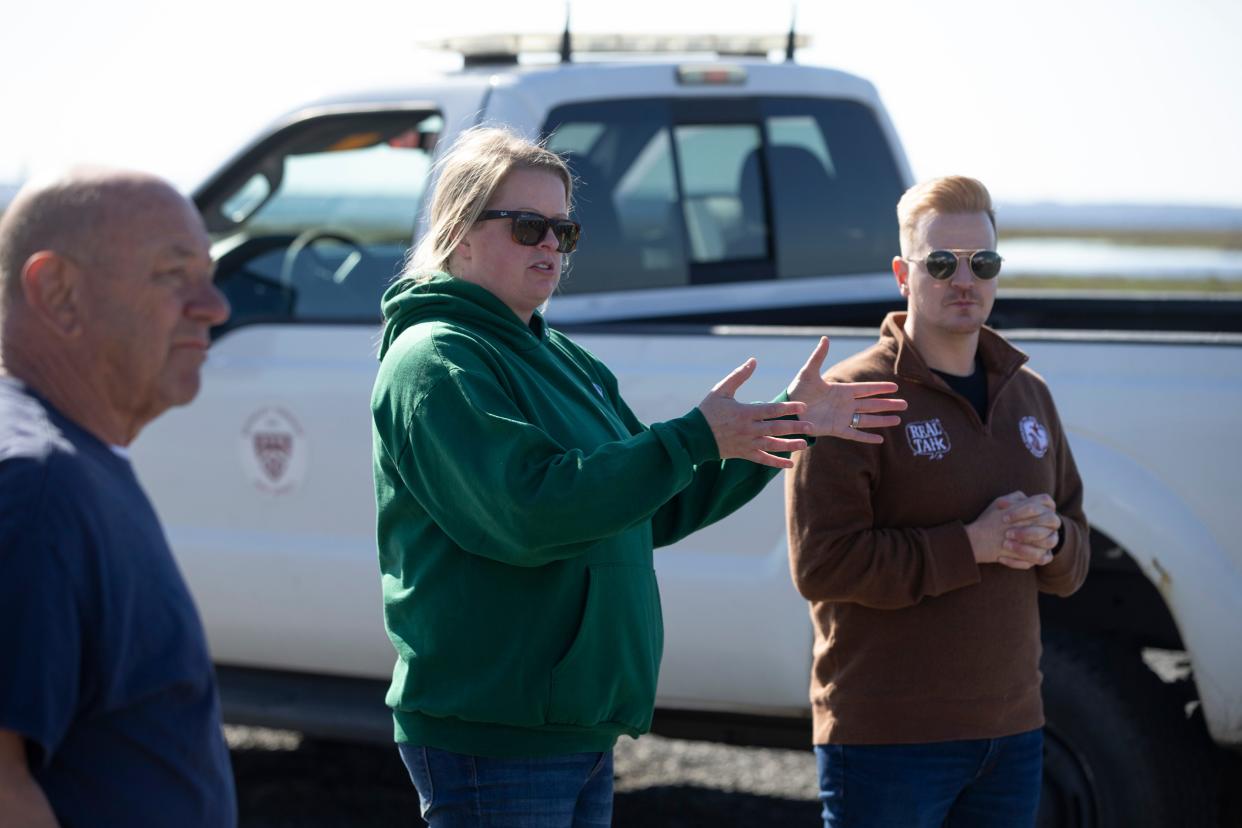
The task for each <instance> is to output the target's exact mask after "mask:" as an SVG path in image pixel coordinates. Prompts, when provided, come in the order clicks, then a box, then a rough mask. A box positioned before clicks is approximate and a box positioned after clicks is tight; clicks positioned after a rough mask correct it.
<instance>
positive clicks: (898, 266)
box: [893, 256, 910, 297]
mask: <svg viewBox="0 0 1242 828" xmlns="http://www.w3.org/2000/svg"><path fill="white" fill-rule="evenodd" d="M893 276H894V277H895V278H896V279H897V289H898V290H899V291H901V295H902V296H907V297H908V296H909V295H910V263H909V262H907V261H906V260H905V259H903V258H901V257H900V256H894V257H893Z"/></svg>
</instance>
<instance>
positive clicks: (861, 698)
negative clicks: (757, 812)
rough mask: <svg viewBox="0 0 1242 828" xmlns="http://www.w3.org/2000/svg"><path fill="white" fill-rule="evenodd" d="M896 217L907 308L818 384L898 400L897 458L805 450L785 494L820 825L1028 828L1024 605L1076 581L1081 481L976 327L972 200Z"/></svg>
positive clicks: (988, 229) (1050, 415)
mask: <svg viewBox="0 0 1242 828" xmlns="http://www.w3.org/2000/svg"><path fill="white" fill-rule="evenodd" d="M897 212H898V219H899V222H900V227H901V252H902V255H901V256H899V257H896V258H894V259H893V273H894V275H895V276H896V278H897V284H898V286H899V288H900V290H901V293H902V295H903V296H905V297H906V298H907V303H908V304H907V311H906V313H893V314H890V315H889V316H888V318H886V319H885V320H884V323H883V325H882V328H881V331H880V339H879V341H878V342H877V343H876V344H875V345H873V346H872V347H870V348H869V349H867V350H866V351H863V352H862V353H860V354H858V355H856V356H854V357H852V358H850V359H847V360H845V361H844V362H842V363H840V364H839V365H837V366H836V367H834V368H833V369H832V371H831V372H830V376H831V379H834V380H838V381H843V382H857V381H876V380H889V381H895V382H897V383H899V384H900V386H901V393H902V395H903V396H904V397H905V398H906V400H907V401H908V402H909V408H908V409H907V412H906V414H905V416H904V417H903V423H904V431H905V434H904V439H896V440H887V441H885V442H884V443H883V444H882V445H879V446H873V445H865V444H861V443H850V442H846V441H842V440H831V441H820V442H819V443H816V444H815V445H814V446H812V447H811V448H810V449H808V450H807V451H805V452H802V453H801V455H800V456H799V457H798V458H797V464H796V466H795V468H794V469H793V471H792V472H791V473H790V475H789V476H788V478H787V488H786V495H787V502H788V521H789V551H790V567H791V570H792V574H793V580H794V583H795V585H796V586H797V588H798V591H799V592H801V593H802V595H803V596H804V597H805V598H806V599H807V600H808V601H810V602H811V617H812V620H813V622H814V626H815V645H814V667H813V671H812V677H811V701H812V704H813V708H814V728H815V733H814V742H815V746H816V748H815V749H816V755H817V758H818V760H819V768H820V799H821V800H822V801H823V803H824V824H825V825H826V826H836V827H837V828H840V826H889V825H892V826H902V828H907V826H923V825H926V826H939V825H942V824H946V823H948V824H958V823H961V824H969V825H972V826H998V827H999V826H1004V828H1013V827H1014V826H1022V825H1033V824H1034V821H1035V813H1036V810H1037V807H1038V801H1039V788H1040V776H1041V770H1042V768H1041V763H1042V730H1041V728H1042V726H1043V723H1044V720H1043V708H1042V704H1041V700H1040V692H1039V685H1040V672H1039V656H1040V637H1039V610H1038V604H1037V598H1038V593H1040V592H1050V593H1053V594H1056V595H1061V596H1065V595H1069V594H1070V593H1072V592H1074V591H1075V590H1076V589H1078V587H1079V586H1080V585H1081V584H1082V582H1083V579H1084V578H1085V577H1086V573H1087V564H1088V546H1087V524H1086V518H1085V517H1084V515H1083V511H1082V484H1081V481H1080V480H1079V477H1078V472H1077V470H1076V468H1075V466H1074V458H1073V456H1072V455H1071V454H1070V450H1069V445H1068V443H1067V441H1066V436H1065V434H1064V432H1063V430H1062V428H1061V423H1060V420H1059V418H1058V416H1057V411H1056V407H1055V405H1054V404H1053V402H1052V396H1051V394H1050V393H1049V391H1048V388H1047V386H1046V385H1045V384H1044V382H1043V380H1042V379H1041V378H1040V377H1039V376H1038V375H1037V374H1035V373H1034V372H1033V371H1031V370H1030V369H1028V368H1026V367H1025V366H1024V363H1025V362H1026V359H1027V358H1026V355H1025V354H1023V353H1021V352H1020V351H1018V350H1017V349H1015V348H1014V347H1013V346H1011V345H1009V344H1008V343H1007V342H1006V341H1005V340H1004V339H1003V338H1001V337H1000V336H999V335H997V334H996V333H994V332H993V331H991V330H990V329H988V328H986V327H984V324H983V323H984V321H985V320H986V319H987V317H988V314H989V313H990V311H991V308H992V303H993V300H994V298H995V295H996V281H997V280H996V278H995V277H996V275H997V274H998V273H999V270H1000V257H999V256H997V255H996V253H995V252H994V251H995V247H996V225H995V218H994V214H993V212H992V204H991V198H990V196H989V195H988V192H987V190H986V189H985V188H984V187H983V185H982V184H980V183H979V182H978V181H975V180H974V179H970V178H962V177H950V178H942V179H935V180H932V181H929V182H926V183H924V184H921V185H918V186H915V187H913V188H911V189H910V190H909V191H908V192H907V193H906V194H905V196H903V198H902V200H901V202H900V204H899V205H898V209H897ZM857 426H858V427H862V428H866V427H867V426H868V415H865V414H864V415H861V418H860V419H859V422H858V423H857Z"/></svg>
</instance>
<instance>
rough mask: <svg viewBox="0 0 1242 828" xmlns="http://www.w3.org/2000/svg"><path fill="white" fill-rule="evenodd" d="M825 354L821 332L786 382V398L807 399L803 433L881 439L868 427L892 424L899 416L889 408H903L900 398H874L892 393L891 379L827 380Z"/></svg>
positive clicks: (825, 339) (866, 440)
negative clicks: (815, 342) (804, 360)
mask: <svg viewBox="0 0 1242 828" xmlns="http://www.w3.org/2000/svg"><path fill="white" fill-rule="evenodd" d="M827 356H828V337H826V336H822V337H820V339H819V344H818V345H816V346H815V350H813V351H811V356H810V358H808V359H807V361H806V364H805V365H803V366H802V369H801V370H800V371H798V373H797V375H796V376H795V377H794V379H793V382H791V383H790V384H789V392H788V393H789V399H790V400H793V401H796V402H803V403H806V410H805V411H804V412H803V413H802V414H801V418H802V419H803V420H804V421H806V422H807V423H809V424H810V426H811V430H810V431H807V432H805V433H807V434H811V435H813V436H815V437H840V438H842V439H845V440H857V441H858V442H860V443H883V442H884V438H883V437H881V436H880V435H879V434H872V433H870V432H869V431H866V429H869V428H891V427H892V426H895V425H900V424H901V418H900V417H897V416H894V415H890V414H888V412H890V411H905V410H906V401H905V400H902V399H889V398H881V399H874V397H875V395H876V394H895V393H896V392H897V384H896V383H894V382H829V381H828V380H826V379H824V377H823V374H822V371H823V367H824V359H825V358H826V357H827Z"/></svg>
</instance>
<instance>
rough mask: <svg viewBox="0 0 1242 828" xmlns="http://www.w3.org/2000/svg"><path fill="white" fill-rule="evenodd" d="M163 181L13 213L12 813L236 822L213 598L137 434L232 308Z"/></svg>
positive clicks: (21, 197)
mask: <svg viewBox="0 0 1242 828" xmlns="http://www.w3.org/2000/svg"><path fill="white" fill-rule="evenodd" d="M212 274H213V268H212V261H211V254H210V251H209V242H208V238H207V232H206V229H205V228H204V227H203V221H202V219H201V218H200V217H199V214H198V211H197V210H196V209H195V208H194V205H193V204H191V203H190V202H188V201H187V200H186V199H185V198H184V197H182V196H181V195H180V194H179V193H178V192H177V191H176V190H174V189H173V188H172V187H171V186H169V185H168V184H167V183H165V182H163V181H161V180H159V179H156V178H153V177H151V176H147V175H142V174H138V173H130V172H119V171H108V170H78V171H74V172H72V173H69V174H67V175H65V176H63V177H61V178H58V179H56V180H52V181H48V182H45V183H33V184H30V185H27V187H26V188H24V189H23V190H22V191H21V192H20V193H19V194H18V195H17V197H16V198H15V199H14V201H13V203H12V205H11V206H10V207H9V209H8V211H7V212H6V213H5V215H4V218H3V220H2V221H0V823H2V824H4V825H6V826H7V825H126V826H156V825H178V826H184V828H191V826H202V828H221V827H222V826H223V828H227V826H230V825H235V824H236V822H237V808H236V802H235V800H236V797H235V795H234V791H233V774H232V770H231V769H230V767H229V754H228V748H227V747H226V745H225V743H224V735H223V732H222V729H221V725H220V702H219V697H218V692H217V687H216V679H215V673H214V671H213V669H212V664H211V657H210V655H209V654H208V651H207V640H206V636H205V635H204V633H203V626H202V623H201V622H200V620H199V616H198V612H197V611H196V609H195V607H194V603H193V601H192V600H191V598H190V592H189V590H188V589H187V587H186V584H185V581H184V580H183V579H182V577H181V573H180V572H179V571H178V569H177V564H176V563H175V562H174V560H173V557H172V554H171V552H170V550H169V548H168V542H167V540H165V537H164V531H163V529H162V528H161V527H160V524H159V521H158V519H157V517H156V514H155V511H154V509H153V508H152V507H151V502H150V501H149V500H148V499H147V496H146V494H145V493H144V492H143V490H142V487H141V486H140V485H139V482H138V479H137V477H136V476H135V475H134V470H133V468H132V467H131V465H130V461H129V455H128V451H127V449H126V446H128V445H129V444H130V443H131V442H132V441H133V440H134V439H135V437H136V436H137V435H138V433H139V431H140V430H141V429H142V428H143V427H145V426H146V425H147V424H148V423H149V422H151V421H152V420H154V419H155V418H156V417H158V416H159V415H160V414H162V413H163V412H164V411H166V410H167V409H168V408H170V407H172V406H176V405H185V404H186V403H188V402H190V400H192V399H193V398H194V397H195V395H196V394H197V393H198V389H199V372H200V369H201V368H202V365H203V361H204V359H205V358H206V353H207V346H208V343H209V342H210V337H209V333H208V332H209V331H210V329H211V328H212V326H214V325H219V324H221V323H222V322H224V321H225V319H227V318H228V315H229V306H228V303H227V302H226V301H225V299H224V296H223V295H221V294H220V292H219V291H218V290H216V288H215V286H214V285H213V283H212Z"/></svg>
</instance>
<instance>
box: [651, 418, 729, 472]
mask: <svg viewBox="0 0 1242 828" xmlns="http://www.w3.org/2000/svg"><path fill="white" fill-rule="evenodd" d="M661 425H663V426H666V427H668V428H669V429H671V430H672V431H673V432H674V433H675V434H676V435H677V438H678V440H679V441H680V442H681V444H682V446H683V447H685V450H686V454H688V455H689V456H690V462H691V463H693V464H694V465H696V466H697V465H699V464H700V463H710V462H711V461H713V460H719V459H720V447H719V446H717V445H716V436H715V435H714V434H712V427H711V426H710V425H708V424H707V418H706V417H704V416H703V412H702V411H699V409H698V408H697V407H696V408H692V409H690V412H689V413H688V414H686V415H685V416H683V417H678V418H677V419H676V420H668V421H666V422H664V423H661Z"/></svg>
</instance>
